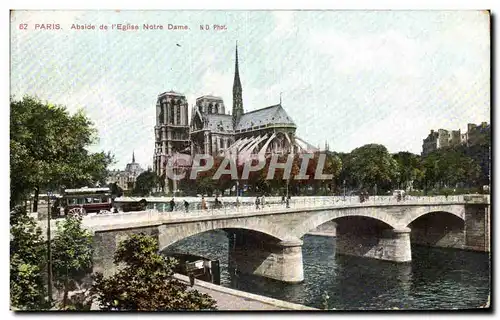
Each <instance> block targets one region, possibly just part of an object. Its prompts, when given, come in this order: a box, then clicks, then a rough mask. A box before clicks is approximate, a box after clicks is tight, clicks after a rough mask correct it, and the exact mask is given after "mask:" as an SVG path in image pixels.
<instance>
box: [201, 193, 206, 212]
mask: <svg viewBox="0 0 500 320" xmlns="http://www.w3.org/2000/svg"><path fill="white" fill-rule="evenodd" d="M201 210H207V202H206V201H205V197H204V196H202V197H201Z"/></svg>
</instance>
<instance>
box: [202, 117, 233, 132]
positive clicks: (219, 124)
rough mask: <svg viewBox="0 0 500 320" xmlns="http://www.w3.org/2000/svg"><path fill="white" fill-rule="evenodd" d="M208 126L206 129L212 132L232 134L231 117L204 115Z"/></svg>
mask: <svg viewBox="0 0 500 320" xmlns="http://www.w3.org/2000/svg"><path fill="white" fill-rule="evenodd" d="M205 117H206V119H207V121H208V125H207V126H206V128H207V129H210V130H211V131H212V132H233V117H232V116H230V115H228V114H207V115H205Z"/></svg>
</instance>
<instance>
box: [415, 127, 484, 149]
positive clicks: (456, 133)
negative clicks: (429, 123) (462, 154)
mask: <svg viewBox="0 0 500 320" xmlns="http://www.w3.org/2000/svg"><path fill="white" fill-rule="evenodd" d="M490 134H491V130H490V125H489V124H488V123H487V122H482V123H481V124H479V125H475V124H473V123H469V124H467V132H465V133H461V132H460V130H451V131H448V130H445V129H439V130H437V131H434V130H431V132H430V133H429V135H428V136H427V137H426V138H425V139H424V140H423V143H422V156H425V155H428V154H429V153H431V152H433V151H435V150H437V149H441V148H445V147H452V146H456V145H465V146H467V147H473V146H476V145H482V144H486V143H489V137H490Z"/></svg>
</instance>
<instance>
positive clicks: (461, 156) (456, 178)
mask: <svg viewBox="0 0 500 320" xmlns="http://www.w3.org/2000/svg"><path fill="white" fill-rule="evenodd" d="M422 167H423V170H424V173H425V186H426V188H427V189H432V188H443V187H455V186H457V185H458V184H469V185H477V182H478V178H479V175H480V170H481V168H480V166H479V164H478V163H477V162H476V161H474V160H473V159H472V158H470V157H468V156H467V155H466V154H465V152H464V151H463V150H461V149H460V148H443V149H438V150H436V151H434V152H432V153H430V154H429V155H427V156H426V157H424V158H423V160H422Z"/></svg>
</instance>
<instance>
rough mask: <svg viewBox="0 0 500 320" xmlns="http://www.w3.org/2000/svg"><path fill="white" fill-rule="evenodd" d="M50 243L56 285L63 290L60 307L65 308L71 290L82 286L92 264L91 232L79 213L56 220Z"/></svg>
mask: <svg viewBox="0 0 500 320" xmlns="http://www.w3.org/2000/svg"><path fill="white" fill-rule="evenodd" d="M51 244H52V272H53V277H54V285H55V287H56V288H57V289H59V290H61V291H62V292H63V301H62V305H61V308H62V309H66V308H67V304H68V293H69V291H70V290H75V289H78V288H79V286H80V285H81V282H82V280H83V278H84V277H85V276H86V275H87V274H88V273H89V271H90V269H91V267H92V235H91V234H90V232H89V231H87V230H85V229H83V228H82V222H81V218H80V217H79V216H68V217H67V218H66V219H64V221H62V222H58V223H57V233H56V236H55V237H54V239H53V240H52V243H51Z"/></svg>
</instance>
